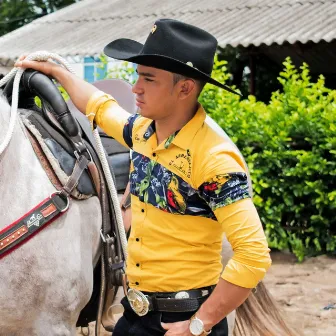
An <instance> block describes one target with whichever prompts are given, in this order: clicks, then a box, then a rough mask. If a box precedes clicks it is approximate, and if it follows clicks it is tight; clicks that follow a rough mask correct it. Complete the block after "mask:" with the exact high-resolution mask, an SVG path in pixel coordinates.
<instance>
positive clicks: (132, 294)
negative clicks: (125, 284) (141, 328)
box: [127, 288, 149, 316]
mask: <svg viewBox="0 0 336 336" xmlns="http://www.w3.org/2000/svg"><path fill="white" fill-rule="evenodd" d="M127 299H128V302H129V304H130V306H131V308H132V309H133V311H134V312H135V313H136V314H137V315H139V316H144V315H146V314H147V313H148V312H149V301H148V299H147V297H146V296H145V294H143V293H141V292H140V291H139V290H137V289H133V288H130V289H129V290H128V292H127Z"/></svg>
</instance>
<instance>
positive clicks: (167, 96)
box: [132, 65, 178, 120]
mask: <svg viewBox="0 0 336 336" xmlns="http://www.w3.org/2000/svg"><path fill="white" fill-rule="evenodd" d="M137 73H138V75H139V78H138V80H137V82H136V83H135V84H134V86H133V89H132V91H133V93H134V94H135V95H136V105H137V106H138V108H139V113H140V114H141V115H142V116H143V117H146V118H149V119H153V120H160V119H164V118H167V117H168V116H169V115H170V114H171V113H173V110H174V106H175V105H176V103H177V101H178V92H177V91H176V90H175V87H174V82H173V74H172V73H171V72H168V71H165V70H160V69H155V68H151V67H147V66H144V65H138V68H137ZM175 91H176V92H175Z"/></svg>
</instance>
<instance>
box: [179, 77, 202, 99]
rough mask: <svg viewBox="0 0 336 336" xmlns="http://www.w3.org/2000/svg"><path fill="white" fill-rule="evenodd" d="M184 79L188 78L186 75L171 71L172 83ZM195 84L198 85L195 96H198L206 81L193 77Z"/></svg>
mask: <svg viewBox="0 0 336 336" xmlns="http://www.w3.org/2000/svg"><path fill="white" fill-rule="evenodd" d="M185 79H189V78H188V77H186V76H183V75H180V74H177V73H173V84H174V86H175V85H176V84H177V83H178V82H179V81H180V80H185ZM193 80H194V81H195V82H196V84H197V86H198V93H197V98H198V97H199V95H200V94H201V92H202V90H203V88H204V86H205V84H206V82H203V81H200V80H198V79H193Z"/></svg>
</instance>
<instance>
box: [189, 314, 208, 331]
mask: <svg viewBox="0 0 336 336" xmlns="http://www.w3.org/2000/svg"><path fill="white" fill-rule="evenodd" d="M189 331H190V333H191V334H192V335H194V336H205V335H209V334H210V333H211V329H210V330H209V331H206V330H205V329H204V323H203V321H202V320H201V319H199V318H198V317H196V314H194V315H193V316H192V317H191V318H190V324H189Z"/></svg>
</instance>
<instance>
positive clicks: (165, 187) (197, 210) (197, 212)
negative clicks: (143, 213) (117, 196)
mask: <svg viewBox="0 0 336 336" xmlns="http://www.w3.org/2000/svg"><path fill="white" fill-rule="evenodd" d="M132 163H133V167H134V169H133V171H132V172H131V174H130V185H131V193H132V194H133V195H134V196H137V197H139V200H140V201H141V202H144V203H149V204H152V205H153V206H155V207H156V208H158V209H160V210H162V211H165V212H170V213H175V214H182V215H191V216H204V217H208V218H212V219H215V215H214V213H213V210H214V209H215V208H216V207H214V208H213V209H212V205H210V206H209V204H208V203H207V201H208V200H210V202H212V203H211V204H213V202H215V201H216V197H214V195H215V194H216V192H215V190H213V191H211V190H210V189H211V188H214V187H210V189H209V188H205V189H204V187H205V184H203V185H202V186H201V189H200V190H197V189H194V188H193V187H192V186H190V185H189V184H188V183H187V182H185V181H184V180H183V179H182V178H181V177H179V176H178V175H176V174H174V173H172V172H171V171H170V170H168V169H167V168H165V167H163V166H162V165H160V164H159V163H157V162H155V161H152V160H151V159H150V158H148V157H146V156H144V155H141V154H139V153H137V152H135V151H133V152H132ZM246 181H247V180H246ZM246 184H247V182H246ZM218 188H220V189H221V190H223V191H224V192H226V193H228V196H227V199H230V201H228V200H227V201H226V202H228V204H230V203H229V202H234V197H240V198H238V199H242V198H246V197H247V196H248V192H247V195H246V197H242V195H239V196H238V193H237V192H233V193H232V190H231V187H230V186H228V185H227V184H226V183H225V186H222V187H219V186H218ZM234 188H236V186H234ZM242 190H243V189H242ZM209 192H210V193H211V194H212V193H214V195H211V196H210V195H208V194H209ZM217 195H218V201H219V203H218V204H221V203H222V201H223V193H221V192H219V193H218V194H217ZM224 199H226V198H225V197H224ZM219 206H223V205H219Z"/></svg>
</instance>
